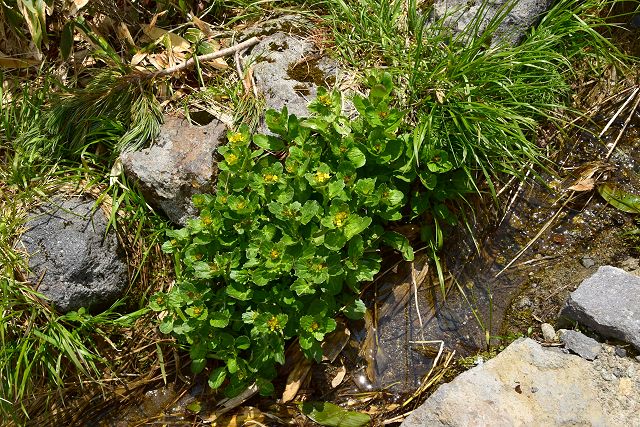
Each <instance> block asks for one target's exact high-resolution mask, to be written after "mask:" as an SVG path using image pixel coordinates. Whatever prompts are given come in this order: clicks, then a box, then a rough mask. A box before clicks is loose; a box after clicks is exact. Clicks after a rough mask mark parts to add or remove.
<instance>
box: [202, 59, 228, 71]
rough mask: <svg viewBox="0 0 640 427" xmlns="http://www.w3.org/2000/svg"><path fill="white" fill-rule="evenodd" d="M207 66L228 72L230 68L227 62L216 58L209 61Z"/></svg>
mask: <svg viewBox="0 0 640 427" xmlns="http://www.w3.org/2000/svg"><path fill="white" fill-rule="evenodd" d="M206 64H207V65H210V66H212V67H213V68H215V69H216V70H226V69H227V68H229V65H228V64H227V61H225V60H224V58H216V59H214V60H212V61H207V62H206Z"/></svg>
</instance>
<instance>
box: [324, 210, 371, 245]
mask: <svg viewBox="0 0 640 427" xmlns="http://www.w3.org/2000/svg"><path fill="white" fill-rule="evenodd" d="M371 221H372V220H371V218H370V217H368V216H364V217H359V216H356V215H352V216H351V217H349V221H347V224H346V225H345V226H344V236H345V238H346V239H347V240H351V238H352V237H354V236H356V235H358V234H360V233H362V232H363V231H364V230H366V229H367V227H368V226H369V225H371ZM325 240H326V239H325Z"/></svg>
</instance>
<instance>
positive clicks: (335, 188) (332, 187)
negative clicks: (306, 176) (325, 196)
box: [329, 179, 344, 199]
mask: <svg viewBox="0 0 640 427" xmlns="http://www.w3.org/2000/svg"><path fill="white" fill-rule="evenodd" d="M343 189H344V181H343V180H341V179H335V180H332V181H331V182H330V183H329V198H330V199H334V198H336V197H338V196H340V195H341V194H344V191H342V190H343Z"/></svg>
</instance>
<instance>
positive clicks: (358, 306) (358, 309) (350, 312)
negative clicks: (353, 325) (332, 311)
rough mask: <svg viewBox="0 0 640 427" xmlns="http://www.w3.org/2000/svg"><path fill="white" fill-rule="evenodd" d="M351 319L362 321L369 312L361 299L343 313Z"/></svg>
mask: <svg viewBox="0 0 640 427" xmlns="http://www.w3.org/2000/svg"><path fill="white" fill-rule="evenodd" d="M342 312H343V313H344V315H345V316H347V317H348V318H349V319H353V320H358V319H362V318H363V317H364V315H365V313H366V312H367V306H366V305H364V302H362V300H361V299H357V300H355V301H354V302H352V303H351V304H349V305H347V306H346V307H345V309H344V310H343V311H342Z"/></svg>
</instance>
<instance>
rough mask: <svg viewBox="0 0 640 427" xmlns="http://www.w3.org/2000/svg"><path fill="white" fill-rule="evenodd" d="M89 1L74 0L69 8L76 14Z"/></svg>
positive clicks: (72, 14)
mask: <svg viewBox="0 0 640 427" xmlns="http://www.w3.org/2000/svg"><path fill="white" fill-rule="evenodd" d="M88 3H89V0H73V1H72V2H71V6H70V8H69V13H70V14H71V16H76V15H77V14H78V12H79V11H80V9H82V8H83V7H85V6H86V5H87V4H88Z"/></svg>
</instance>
